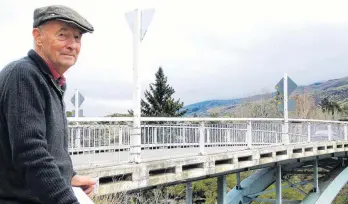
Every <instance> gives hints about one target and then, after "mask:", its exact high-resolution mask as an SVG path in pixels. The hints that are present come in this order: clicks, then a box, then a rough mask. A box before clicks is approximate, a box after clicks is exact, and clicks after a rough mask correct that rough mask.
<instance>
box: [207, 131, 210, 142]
mask: <svg viewBox="0 0 348 204" xmlns="http://www.w3.org/2000/svg"><path fill="white" fill-rule="evenodd" d="M207 143H210V129H209V128H207Z"/></svg>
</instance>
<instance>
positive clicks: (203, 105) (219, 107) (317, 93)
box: [183, 77, 348, 117]
mask: <svg viewBox="0 0 348 204" xmlns="http://www.w3.org/2000/svg"><path fill="white" fill-rule="evenodd" d="M303 93H308V94H311V95H312V96H313V97H314V98H315V102H316V104H318V103H319V102H320V100H321V99H323V98H325V97H329V98H330V99H331V100H334V101H338V102H340V103H346V102H348V77H344V78H339V79H330V80H328V81H322V82H315V83H312V84H310V85H306V86H299V87H298V88H297V89H296V90H295V91H294V92H293V93H292V94H293V95H297V94H303ZM273 95H274V93H267V94H260V95H254V96H250V97H246V98H238V99H228V100H207V101H202V102H198V103H194V104H190V105H187V106H185V107H183V109H188V111H187V113H186V115H185V116H187V117H192V116H195V115H197V116H198V117H202V116H209V115H210V114H211V113H213V112H214V113H218V114H219V115H220V114H223V113H226V112H229V111H230V110H231V109H233V108H234V107H235V106H236V105H238V104H240V103H243V102H245V101H257V100H260V99H270V98H272V97H273Z"/></svg>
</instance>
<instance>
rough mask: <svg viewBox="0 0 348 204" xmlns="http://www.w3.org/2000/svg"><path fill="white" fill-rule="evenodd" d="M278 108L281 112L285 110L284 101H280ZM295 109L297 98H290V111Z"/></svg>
mask: <svg viewBox="0 0 348 204" xmlns="http://www.w3.org/2000/svg"><path fill="white" fill-rule="evenodd" d="M278 110H279V111H280V112H283V111H284V102H283V101H278ZM294 110H295V100H293V99H289V100H288V111H294Z"/></svg>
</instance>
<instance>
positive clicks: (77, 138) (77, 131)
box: [75, 89, 81, 148]
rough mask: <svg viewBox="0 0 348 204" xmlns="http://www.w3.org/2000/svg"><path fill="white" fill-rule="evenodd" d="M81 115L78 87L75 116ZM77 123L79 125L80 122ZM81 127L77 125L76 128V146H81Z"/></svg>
mask: <svg viewBox="0 0 348 204" xmlns="http://www.w3.org/2000/svg"><path fill="white" fill-rule="evenodd" d="M78 117H79V90H78V89H76V90H75V118H78ZM76 125H77V126H78V125H79V123H76ZM80 139H81V138H80V128H79V127H77V129H76V138H75V147H76V148H80V144H81V142H80Z"/></svg>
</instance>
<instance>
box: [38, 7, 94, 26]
mask: <svg viewBox="0 0 348 204" xmlns="http://www.w3.org/2000/svg"><path fill="white" fill-rule="evenodd" d="M49 20H60V21H64V22H67V23H72V24H75V25H76V26H78V27H79V28H80V29H81V30H82V32H83V33H86V32H89V33H93V31H94V28H93V26H92V25H91V24H90V23H89V22H88V21H87V20H86V19H85V18H84V17H82V16H81V15H80V14H79V13H77V12H76V11H75V10H73V9H71V8H69V7H67V6H63V5H51V6H45V7H40V8H37V9H35V11H34V23H33V27H34V28H36V27H38V26H39V25H41V24H43V23H45V22H47V21H49Z"/></svg>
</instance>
